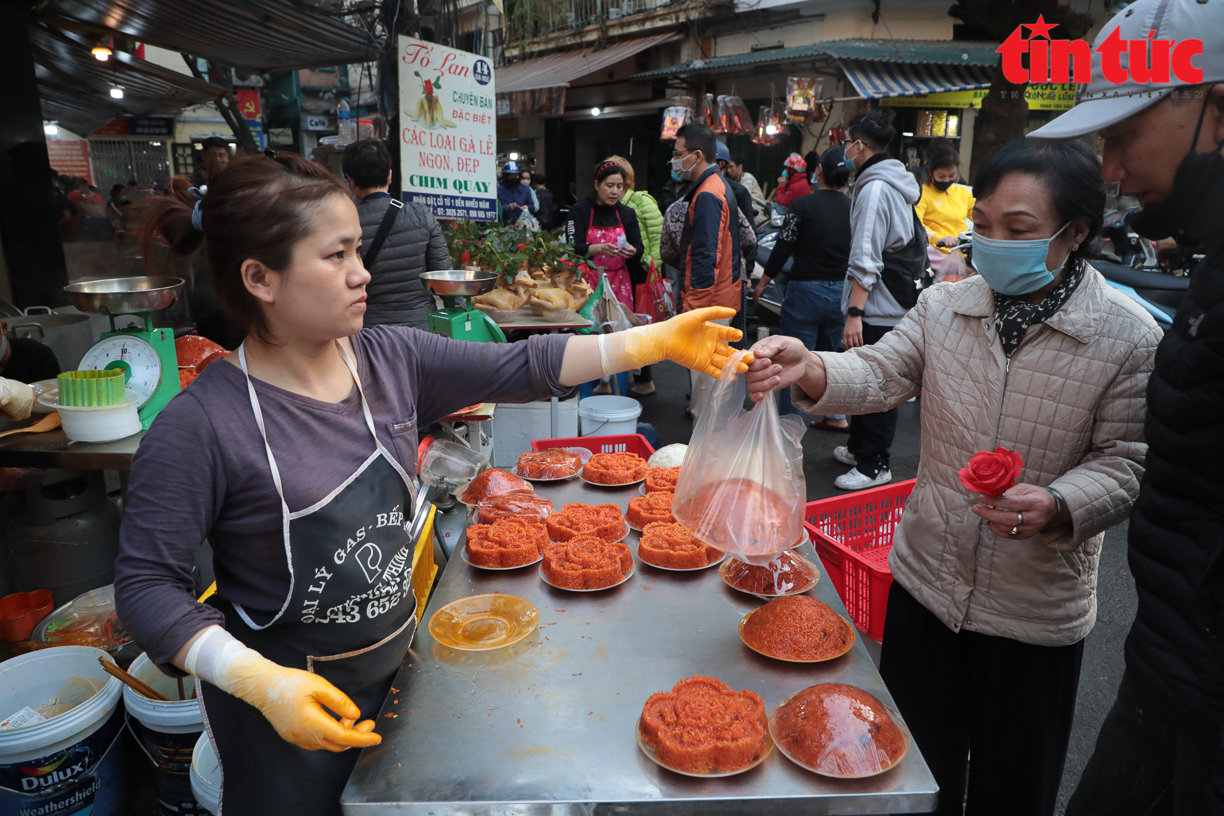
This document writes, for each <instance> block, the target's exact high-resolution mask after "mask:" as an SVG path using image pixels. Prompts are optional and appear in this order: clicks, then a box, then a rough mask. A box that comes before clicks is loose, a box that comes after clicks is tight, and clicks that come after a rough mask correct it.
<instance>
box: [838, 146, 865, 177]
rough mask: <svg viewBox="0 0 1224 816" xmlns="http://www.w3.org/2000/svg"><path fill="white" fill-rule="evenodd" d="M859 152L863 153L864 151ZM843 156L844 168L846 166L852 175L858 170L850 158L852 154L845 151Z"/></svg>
mask: <svg viewBox="0 0 1224 816" xmlns="http://www.w3.org/2000/svg"><path fill="white" fill-rule="evenodd" d="M859 152H860V153H861V152H862V151H859ZM842 156H843V158H842V166H844V167H845V168H846V169H847V170H849V171H850V172H851V173H853V172H855V171H856V170H857V169H858V168H857V167H855V166H854V159H852V158H850V154H849V153H848V152H845V151H843V152H842Z"/></svg>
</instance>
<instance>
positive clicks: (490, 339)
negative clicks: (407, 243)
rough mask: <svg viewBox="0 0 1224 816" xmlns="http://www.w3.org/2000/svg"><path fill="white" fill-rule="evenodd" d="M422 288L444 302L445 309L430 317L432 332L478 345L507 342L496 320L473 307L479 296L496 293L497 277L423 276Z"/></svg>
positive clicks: (457, 272) (472, 273) (456, 272)
mask: <svg viewBox="0 0 1224 816" xmlns="http://www.w3.org/2000/svg"><path fill="white" fill-rule="evenodd" d="M421 284H422V285H423V286H424V287H425V288H426V289H428V290H429V291H430V292H432V293H433V294H435V295H437V296H438V297H440V298H441V299H442V304H443V305H442V308H441V309H439V310H438V311H436V312H434V313H432V314H431V315H430V316H429V330H430V331H431V332H433V333H434V334H443V335H446V336H447V337H450V338H451V339H454V340H469V341H471V342H474V343H504V342H506V335H505V334H503V333H502V330H501V327H500V326H498V325H497V324H496V323H494V322H493V318H491V317H489V316H488V315H487V314H485V313H484V312H482V311H480V310H479V309H477V308H475V307H474V306H472V298H474V297H475V296H476V295H483V294H485V293H486V292H492V291H493V288H494V287H495V286H496V285H497V273H495V272H483V271H481V270H473V269H445V270H441V271H438V272H422V273H421Z"/></svg>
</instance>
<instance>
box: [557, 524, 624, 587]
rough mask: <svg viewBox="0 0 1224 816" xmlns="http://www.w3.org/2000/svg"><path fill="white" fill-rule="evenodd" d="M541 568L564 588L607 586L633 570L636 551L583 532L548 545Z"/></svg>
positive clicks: (617, 581)
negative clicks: (633, 553) (567, 539)
mask: <svg viewBox="0 0 1224 816" xmlns="http://www.w3.org/2000/svg"><path fill="white" fill-rule="evenodd" d="M541 569H542V570H543V571H544V575H545V576H547V577H548V581H549V583H551V584H552V585H553V586H556V587H560V588H562V589H603V588H604V587H610V586H612V585H613V584H619V583H620V582H621V580H622V579H623V578H624V577H625V576H626V575H628V574H629V573H630V572H632V571H633V555H632V554H631V553H630V552H629V547H628V546H627V545H625V544H622V543H620V542H610V541H604V540H603V539H602V538H598V537H596V536H592V535H582V536H577V537H575V538H572V539H570V540H569V541H565V542H561V543H553V544H549V545H547V546H546V547H545V548H544V562H543V564H542V565H541Z"/></svg>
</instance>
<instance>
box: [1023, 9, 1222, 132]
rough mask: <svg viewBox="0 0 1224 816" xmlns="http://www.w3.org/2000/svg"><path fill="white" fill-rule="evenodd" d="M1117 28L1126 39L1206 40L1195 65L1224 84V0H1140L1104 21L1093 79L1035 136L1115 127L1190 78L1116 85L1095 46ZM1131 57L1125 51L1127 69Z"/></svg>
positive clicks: (1210, 78)
mask: <svg viewBox="0 0 1224 816" xmlns="http://www.w3.org/2000/svg"><path fill="white" fill-rule="evenodd" d="M1115 29H1119V32H1118V33H1119V35H1120V36H1121V38H1122V39H1123V40H1146V39H1148V33H1149V32H1152V31H1155V32H1156V35H1155V37H1154V38H1153V39H1159V40H1175V41H1177V42H1179V43H1180V42H1181V41H1182V40H1192V39H1199V40H1202V41H1203V53H1202V54H1199V55H1198V56H1196V57H1194V60H1193V65H1194V67H1195V68H1201V69H1202V71H1203V82H1224V0H1137V2H1134V3H1131V4H1130V5H1129V6H1127V7H1126V8H1125V9H1123V10H1122V11H1120V12H1118V14H1116V15H1114V18H1113V19H1112V20H1110V21H1109V22H1108V23H1106V24H1105V27H1104V28H1103V29H1101V33H1100V34H1098V35H1097V38H1096V41H1095V42H1093V44H1092V49H1093V52H1092V82H1091V83H1089V84H1088V85H1085V86H1081V88H1080V91H1079V93H1078V94H1077V102H1076V105H1075V107H1074V108H1072V109H1071V110H1069V111H1067V112H1066V113H1064V114H1063V115H1062V116H1060V117H1058V118H1057V119H1055V120H1054V121H1052V122H1050V123H1049V124H1047V125H1045V126H1043V127H1040V128H1038V129H1037V130H1035V131H1033V132H1032V133H1030V134H1029V138H1030V139H1039V140H1049V141H1059V140H1062V139H1074V138H1077V137H1079V136H1083V135H1085V134H1087V133H1092V132H1093V131H1096V130H1101V129H1102V128H1107V127H1109V126H1110V125H1114V124H1117V123H1118V122H1121V121H1122V120H1123V119H1126V118H1127V117H1130V116H1133V115H1135V114H1136V113H1139V112H1140V111H1142V110H1144V109H1145V108H1148V107H1150V106H1152V105H1155V104H1156V103H1157V102H1159V101H1160V100H1161V99H1164V98H1165V97H1166V96H1168V95H1169V94H1170V93H1171V92H1173V91H1174V90H1177V89H1178V88H1183V87H1186V84H1187V83H1185V82H1183V81H1181V80H1180V79H1178V78H1177V75H1176V74H1175V73H1173V72H1172V71H1170V73H1169V81H1168V82H1147V83H1143V84H1140V83H1138V82H1134V81H1133V80H1131V79H1130V75H1129V71H1128V73H1127V81H1126V82H1123V83H1120V84H1114V83H1111V82H1109V81H1108V80H1106V79H1105V77H1104V75H1103V73H1102V71H1101V55H1100V54H1099V53H1097V51H1096V49H1097V46H1099V45H1100V44H1101V43H1102V42H1103V41H1104V40H1105V39H1106V38H1108V37H1109V35H1110V34H1112V33H1113V31H1114V30H1115ZM1129 64H1130V60H1129V55H1128V54H1123V55H1122V67H1123V68H1128V67H1129Z"/></svg>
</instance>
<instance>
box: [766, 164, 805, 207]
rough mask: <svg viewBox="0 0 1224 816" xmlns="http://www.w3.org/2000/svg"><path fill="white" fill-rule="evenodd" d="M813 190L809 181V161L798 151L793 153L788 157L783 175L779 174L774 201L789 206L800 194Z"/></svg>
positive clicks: (803, 194)
mask: <svg viewBox="0 0 1224 816" xmlns="http://www.w3.org/2000/svg"><path fill="white" fill-rule="evenodd" d="M810 192H812V183H811V182H810V181H808V167H807V162H806V161H804V160H803V157H802V156H800V155H799V154H798V153H792V154H790V156H788V157H787V158H786V164H785V166H784V167H783V168H782V175H780V176H778V189H777V190H776V191H775V192H774V201H775V202H777V203H778V204H781V205H782V206H783V207H789V206H790V205H791V204H793V203H794V201H795V199H796V198H798V197H799V196H805V195H807V194H808V193H810Z"/></svg>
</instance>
